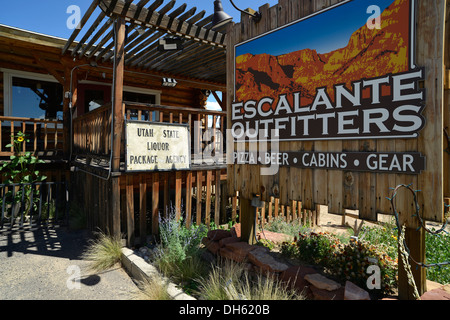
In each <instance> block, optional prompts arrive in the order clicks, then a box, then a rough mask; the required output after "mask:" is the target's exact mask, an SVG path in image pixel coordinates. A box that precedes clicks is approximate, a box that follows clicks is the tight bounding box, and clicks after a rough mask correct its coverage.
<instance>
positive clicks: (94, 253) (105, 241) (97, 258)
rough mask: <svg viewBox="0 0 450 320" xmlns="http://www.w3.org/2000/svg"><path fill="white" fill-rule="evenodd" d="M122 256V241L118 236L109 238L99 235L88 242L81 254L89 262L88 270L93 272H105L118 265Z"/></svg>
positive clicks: (102, 234)
mask: <svg viewBox="0 0 450 320" xmlns="http://www.w3.org/2000/svg"><path fill="white" fill-rule="evenodd" d="M121 256H122V239H121V237H120V236H109V235H106V234H104V233H101V232H100V233H99V234H98V236H97V237H96V238H94V239H92V240H90V241H89V245H88V247H87V249H86V250H85V252H84V253H83V255H82V257H83V259H85V260H87V261H89V264H90V265H89V268H90V269H91V270H93V271H95V272H101V271H104V270H107V269H109V268H111V267H113V266H114V265H116V264H117V263H120V261H121Z"/></svg>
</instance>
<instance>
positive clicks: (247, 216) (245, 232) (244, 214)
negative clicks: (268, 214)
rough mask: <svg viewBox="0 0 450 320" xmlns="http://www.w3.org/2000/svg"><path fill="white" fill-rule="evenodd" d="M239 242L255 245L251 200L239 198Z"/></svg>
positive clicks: (253, 212) (253, 215)
mask: <svg viewBox="0 0 450 320" xmlns="http://www.w3.org/2000/svg"><path fill="white" fill-rule="evenodd" d="M239 204H240V219H241V240H242V241H246V242H248V243H249V244H255V232H256V230H255V211H254V210H255V208H254V207H252V205H251V200H249V199H245V198H242V197H241V198H240V199H239Z"/></svg>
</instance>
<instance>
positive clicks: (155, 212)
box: [152, 172, 159, 235]
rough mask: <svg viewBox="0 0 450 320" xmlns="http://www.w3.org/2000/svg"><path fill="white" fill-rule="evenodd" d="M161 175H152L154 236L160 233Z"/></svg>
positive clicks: (155, 173) (154, 173)
mask: <svg viewBox="0 0 450 320" xmlns="http://www.w3.org/2000/svg"><path fill="white" fill-rule="evenodd" d="M158 207H159V173H157V172H153V174H152V234H153V235H157V234H158V233H159V232H158V231H159V211H158Z"/></svg>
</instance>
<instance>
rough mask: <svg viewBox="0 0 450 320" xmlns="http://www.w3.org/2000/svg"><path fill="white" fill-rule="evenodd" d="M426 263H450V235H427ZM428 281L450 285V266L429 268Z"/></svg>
mask: <svg viewBox="0 0 450 320" xmlns="http://www.w3.org/2000/svg"><path fill="white" fill-rule="evenodd" d="M425 248H426V262H427V263H430V264H431V263H442V262H446V261H450V234H448V233H439V234H436V235H434V234H429V233H427V234H426V235H425ZM427 279H429V280H431V281H435V282H439V283H441V284H448V283H450V265H443V266H440V267H439V266H434V267H429V268H427Z"/></svg>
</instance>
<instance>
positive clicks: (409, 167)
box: [227, 0, 450, 221]
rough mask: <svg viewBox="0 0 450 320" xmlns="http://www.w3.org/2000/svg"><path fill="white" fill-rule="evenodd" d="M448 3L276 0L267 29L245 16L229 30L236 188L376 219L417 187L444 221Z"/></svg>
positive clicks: (265, 11) (425, 204) (424, 203)
mask: <svg viewBox="0 0 450 320" xmlns="http://www.w3.org/2000/svg"><path fill="white" fill-rule="evenodd" d="M445 4H446V1H444V0H433V1H432V0H370V1H369V0H351V1H350V0H348V1H345V0H344V1H339V0H317V1H309V0H279V2H278V4H277V5H275V6H273V7H269V6H268V5H266V6H262V7H260V8H259V11H260V13H261V16H262V19H261V21H260V22H259V23H255V22H254V21H252V20H251V19H249V18H248V17H246V16H245V15H243V16H242V17H241V22H240V23H239V24H236V25H234V26H233V27H230V30H229V31H228V32H227V36H228V45H227V46H228V47H229V48H234V50H229V51H228V71H229V72H228V83H229V84H230V85H231V87H230V90H229V91H228V101H230V103H229V107H228V128H229V129H230V133H231V136H232V137H233V148H234V149H232V148H230V147H229V148H228V149H227V153H229V152H230V151H232V158H233V163H231V164H230V166H229V169H228V173H229V174H228V175H229V191H230V192H235V191H239V194H240V195H241V196H242V197H244V198H246V199H252V197H253V195H254V194H259V195H261V198H262V199H263V200H268V199H270V197H273V196H275V197H277V198H279V199H280V203H283V204H284V205H289V204H290V201H293V200H295V201H301V202H302V205H303V206H304V207H306V208H311V209H312V208H314V205H316V204H322V205H328V207H329V211H330V212H333V213H342V212H343V211H344V210H345V209H357V210H359V212H360V217H361V218H367V219H370V220H376V219H377V214H378V213H391V206H390V203H389V201H388V200H387V199H386V198H387V197H389V196H390V195H391V194H390V193H391V190H392V189H391V188H393V187H395V186H396V185H398V184H412V185H413V186H414V187H415V188H416V189H417V190H421V192H420V193H418V195H417V196H418V198H419V203H420V204H421V210H422V212H421V213H422V214H423V217H424V219H426V220H434V221H442V219H443V214H442V212H443V200H444V193H448V194H450V182H448V180H449V179H447V178H445V177H444V172H447V169H446V166H447V165H444V159H447V158H448V156H447V155H445V154H444V152H443V150H444V149H445V144H444V143H443V142H444V141H443V137H444V128H445V126H444V123H447V124H446V126H449V125H450V120H449V119H447V118H448V117H446V116H444V114H446V113H445V112H448V111H445V110H447V109H448V106H447V104H448V103H447V102H446V101H445V100H444V74H443V70H444V65H445V63H444V50H445V45H444V39H445V38H444V35H445V30H446V29H445V28H446V27H445V12H446V6H445ZM274 142H275V143H274ZM261 145H262V146H263V147H264V146H265V147H266V149H267V150H261V148H260V146H261ZM261 151H263V152H261ZM274 164H275V165H277V166H278V168H277V170H276V171H272V172H273V173H272V174H266V175H265V174H261V173H262V172H263V169H266V168H267V167H269V166H274ZM265 172H270V171H265ZM444 184H445V185H444ZM274 190H276V191H277V192H276V193H275V192H274ZM398 201H400V200H398ZM402 201H403V202H402V203H401V204H399V205H398V206H397V208H399V210H401V211H407V210H409V209H410V208H411V202H410V199H403V200H402Z"/></svg>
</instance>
